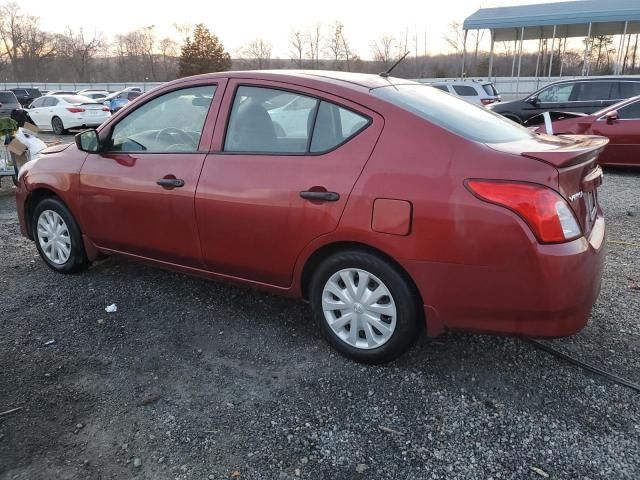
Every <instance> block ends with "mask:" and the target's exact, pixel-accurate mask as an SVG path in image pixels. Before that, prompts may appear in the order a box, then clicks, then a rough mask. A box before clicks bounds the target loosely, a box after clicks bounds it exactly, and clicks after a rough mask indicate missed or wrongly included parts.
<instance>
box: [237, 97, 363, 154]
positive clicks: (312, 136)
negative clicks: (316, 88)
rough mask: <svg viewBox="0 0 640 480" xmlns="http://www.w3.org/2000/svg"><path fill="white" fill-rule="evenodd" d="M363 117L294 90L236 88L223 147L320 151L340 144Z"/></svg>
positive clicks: (256, 150) (360, 126)
mask: <svg viewBox="0 0 640 480" xmlns="http://www.w3.org/2000/svg"><path fill="white" fill-rule="evenodd" d="M368 123H369V119H368V118H367V117H364V116H362V115H360V114H358V113H355V112H352V111H351V110H348V109H346V108H343V107H340V106H338V105H335V104H333V103H330V102H327V101H324V100H323V101H320V100H318V99H317V98H314V97H310V96H307V95H302V94H299V93H295V92H289V91H284V90H278V89H273V88H263V87H250V86H240V87H238V89H237V91H236V94H235V98H234V101H233V106H232V108H231V113H230V115H229V123H228V126H227V133H226V135H225V142H224V150H225V151H226V152H245V153H274V154H277V153H282V154H288V153H294V154H304V153H309V152H312V153H320V152H324V151H327V150H330V149H332V148H335V147H336V146H338V145H340V144H342V143H344V142H345V141H346V140H348V139H349V138H351V137H353V136H354V135H356V134H357V133H358V132H360V131H361V130H362V129H363V128H365V127H366V126H367V125H368Z"/></svg>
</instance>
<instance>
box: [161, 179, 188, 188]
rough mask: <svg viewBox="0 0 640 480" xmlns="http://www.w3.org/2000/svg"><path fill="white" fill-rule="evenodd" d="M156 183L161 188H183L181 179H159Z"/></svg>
mask: <svg viewBox="0 0 640 480" xmlns="http://www.w3.org/2000/svg"><path fill="white" fill-rule="evenodd" d="M156 183H157V184H158V185H160V186H161V187H162V188H180V187H184V180H182V179H181V178H161V179H160V180H158V181H157V182H156Z"/></svg>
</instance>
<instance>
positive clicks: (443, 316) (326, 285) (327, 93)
mask: <svg viewBox="0 0 640 480" xmlns="http://www.w3.org/2000/svg"><path fill="white" fill-rule="evenodd" d="M606 143H607V140H606V139H604V138H602V137H592V136H576V137H571V138H570V137H567V138H556V137H552V136H539V135H536V134H535V133H533V132H530V131H529V130H527V129H525V128H523V127H521V126H518V125H516V124H514V123H513V122H511V121H509V120H506V119H504V118H502V117H500V116H498V115H496V114H493V113H491V112H488V111H487V110H486V109H484V108H481V107H476V106H472V105H470V104H468V103H467V102H464V101H462V100H459V99H457V98H454V97H452V96H450V95H447V94H445V93H443V92H441V91H438V90H436V89H434V88H431V87H428V86H424V85H420V84H416V83H413V82H409V81H406V80H401V79H394V78H384V77H382V76H377V75H363V74H349V73H338V72H287V71H281V72H237V73H228V72H226V73H218V74H210V75H201V76H197V77H192V78H186V79H181V80H176V81H174V82H171V83H168V84H165V85H163V86H161V87H159V88H157V89H155V90H153V91H151V92H148V93H146V94H144V95H143V96H142V97H140V98H139V99H138V100H137V101H136V102H135V103H132V104H131V106H130V107H129V108H127V109H125V110H123V111H122V112H119V113H118V114H116V115H114V116H113V117H112V118H110V119H109V120H108V121H107V122H105V123H104V124H103V125H102V126H101V127H100V128H98V130H97V131H96V130H87V131H85V132H83V133H80V134H78V136H77V137H76V145H68V146H56V147H53V148H51V149H49V150H48V151H47V152H46V153H45V154H44V155H43V156H42V157H40V158H39V159H38V160H36V161H35V162H30V163H28V164H26V165H25V166H24V167H23V169H22V170H21V172H20V175H19V186H18V191H17V203H18V213H19V216H20V221H21V227H22V232H23V234H24V235H26V236H28V237H29V238H31V239H33V240H34V241H35V245H36V247H37V249H38V251H39V252H40V255H41V256H42V258H43V260H44V262H45V263H46V264H47V265H48V266H49V267H51V268H52V269H54V270H56V271H58V272H62V273H69V272H77V271H80V270H82V269H83V268H86V267H87V265H88V264H89V263H90V262H91V261H92V260H94V259H96V258H98V257H99V256H100V255H101V254H118V255H124V256H127V257H130V258H132V259H139V260H144V261H150V262H153V263H155V264H156V265H159V266H163V267H167V268H171V269H176V270H179V271H182V272H186V273H190V274H196V275H202V276H205V277H209V278H213V279H224V280H231V281H235V282H237V283H241V284H244V285H249V286H255V287H260V288H265V289H268V290H270V291H274V292H282V293H285V294H288V295H292V296H299V297H303V298H306V299H308V300H309V301H310V303H311V307H312V310H313V313H314V316H315V317H316V319H317V320H318V322H319V325H320V328H321V329H322V330H323V331H324V333H325V334H326V336H327V338H328V340H329V341H330V343H331V344H333V345H334V346H335V347H336V348H337V349H338V350H340V351H341V352H343V353H345V354H347V355H350V356H351V357H353V358H355V359H357V360H360V361H367V362H381V361H386V360H389V359H391V358H393V357H395V356H397V355H399V354H400V353H402V352H403V351H405V350H406V349H407V348H408V347H409V346H410V345H411V343H412V342H413V341H414V340H415V338H416V337H417V334H418V332H419V330H420V328H421V327H423V326H424V325H426V329H427V333H428V334H429V335H431V336H434V335H437V334H439V333H441V332H443V331H445V330H447V329H451V330H476V331H484V332H495V333H503V334H514V335H533V336H552V337H555V336H562V335H570V334H573V333H574V332H576V331H578V330H580V329H581V328H582V327H583V326H584V325H585V323H586V322H587V319H588V317H589V314H590V311H591V308H592V306H593V304H594V302H595V300H596V297H597V295H598V292H599V288H600V277H601V274H602V268H603V260H604V236H605V227H604V218H603V216H602V211H601V209H600V207H599V205H598V194H597V190H598V186H599V185H600V183H601V179H602V172H601V170H600V168H599V167H598V166H597V164H596V160H597V156H598V154H599V153H600V152H601V151H602V149H603V148H604V147H605V145H606Z"/></svg>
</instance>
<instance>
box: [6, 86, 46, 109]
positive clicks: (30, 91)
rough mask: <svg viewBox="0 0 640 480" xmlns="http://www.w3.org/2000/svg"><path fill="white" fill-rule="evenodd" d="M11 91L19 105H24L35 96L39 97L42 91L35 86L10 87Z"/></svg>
mask: <svg viewBox="0 0 640 480" xmlns="http://www.w3.org/2000/svg"><path fill="white" fill-rule="evenodd" d="M11 91H12V92H13V93H14V94H15V96H16V97H17V98H18V101H19V102H20V105H22V106H23V107H26V106H27V105H29V104H30V103H31V102H33V101H34V100H35V99H36V98H38V97H41V96H42V93H40V90H38V89H37V88H12V89H11Z"/></svg>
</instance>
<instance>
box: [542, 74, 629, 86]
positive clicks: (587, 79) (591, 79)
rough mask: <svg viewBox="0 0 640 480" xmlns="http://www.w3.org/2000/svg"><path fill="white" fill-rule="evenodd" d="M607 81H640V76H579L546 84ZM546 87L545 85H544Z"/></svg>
mask: <svg viewBox="0 0 640 480" xmlns="http://www.w3.org/2000/svg"><path fill="white" fill-rule="evenodd" d="M606 81H609V82H610V81H614V82H640V77H612V76H609V77H578V78H567V79H564V80H558V81H555V82H552V83H549V84H547V85H545V87H548V86H549V85H557V84H560V83H574V82H606ZM542 88H544V87H542Z"/></svg>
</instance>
